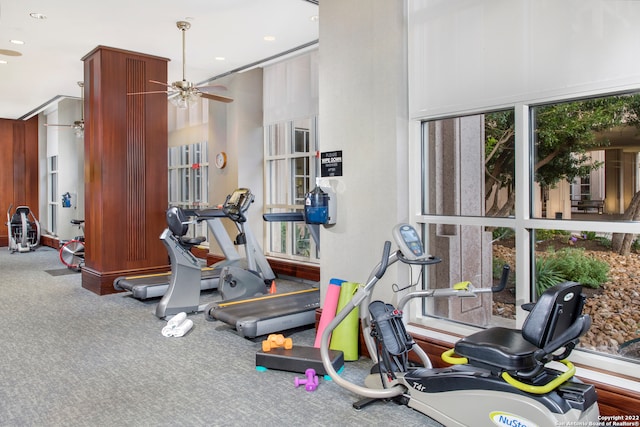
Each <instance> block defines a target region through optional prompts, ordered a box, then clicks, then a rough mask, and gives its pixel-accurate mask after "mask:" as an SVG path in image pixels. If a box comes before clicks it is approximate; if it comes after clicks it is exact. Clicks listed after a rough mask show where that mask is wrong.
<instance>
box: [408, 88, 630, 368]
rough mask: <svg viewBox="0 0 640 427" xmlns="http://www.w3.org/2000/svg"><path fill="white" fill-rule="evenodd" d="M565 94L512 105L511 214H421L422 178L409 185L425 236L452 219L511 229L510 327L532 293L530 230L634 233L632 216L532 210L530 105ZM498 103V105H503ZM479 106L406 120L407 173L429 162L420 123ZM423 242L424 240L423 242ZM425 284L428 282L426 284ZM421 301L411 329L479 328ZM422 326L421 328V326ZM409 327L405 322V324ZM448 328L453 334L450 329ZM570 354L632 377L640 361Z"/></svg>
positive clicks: (436, 333) (446, 336)
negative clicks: (440, 314)
mask: <svg viewBox="0 0 640 427" xmlns="http://www.w3.org/2000/svg"><path fill="white" fill-rule="evenodd" d="M609 95H616V93H607V92H602V93H594V94H593V97H599V96H609ZM570 100H571V98H567V97H557V98H553V99H545V100H537V102H535V103H524V102H523V103H516V104H514V105H512V106H507V107H510V108H514V114H515V140H516V147H515V189H516V193H517V196H518V197H517V198H516V203H515V209H514V213H515V214H514V215H513V216H509V217H489V216H458V215H435V214H426V213H424V211H423V206H424V197H425V196H424V195H425V189H424V188H423V184H422V183H423V182H424V180H423V179H421V180H420V181H418V182H419V183H420V184H416V185H414V186H413V188H412V194H413V196H412V201H411V205H412V207H413V211H414V212H420V214H418V215H416V217H415V221H416V222H417V223H418V224H419V225H420V226H421V227H422V229H423V234H424V235H425V236H428V232H427V230H428V228H429V226H433V225H441V226H447V225H455V226H481V227H494V228H498V227H502V228H511V229H513V230H514V232H515V239H516V264H517V267H516V270H515V274H516V276H517V278H518V280H517V281H516V284H515V292H516V295H517V296H516V299H517V309H516V320H515V325H516V327H521V326H522V324H523V322H524V320H525V318H526V316H527V314H528V313H527V312H525V311H524V310H522V309H521V307H520V306H521V305H522V304H523V303H526V302H530V301H532V300H534V299H535V296H534V293H533V292H532V290H533V285H532V281H533V280H532V271H533V267H534V257H533V255H532V252H533V249H532V248H533V247H534V246H533V245H534V240H535V237H533V233H532V231H533V230H540V229H547V230H560V231H566V232H572V231H575V230H589V231H593V232H596V233H634V234H640V222H637V221H616V222H612V221H590V220H577V219H571V220H567V219H562V218H557V217H556V218H542V217H540V216H538V217H536V216H535V215H534V214H533V205H534V200H533V195H534V191H535V190H534V188H533V185H532V183H533V178H532V170H533V165H532V162H533V159H534V155H535V153H534V148H533V143H532V140H533V136H532V132H533V130H532V127H533V121H532V120H533V119H532V114H531V111H532V108H534V107H536V106H539V105H544V104H549V103H556V102H558V103H559V102H564V101H570ZM504 107H505V106H501V107H500V108H504ZM487 111H488V110H485V111H464V112H463V113H461V114H460V115H458V114H455V113H452V114H450V115H447V116H439V117H425V118H421V119H420V121H416V122H413V123H411V125H410V135H411V140H412V141H416V142H417V141H420V142H419V143H416V144H412V146H411V148H410V151H411V152H412V155H410V158H411V159H412V160H411V168H412V170H413V172H412V174H413V176H415V177H418V176H424V174H428V173H429V169H428V168H429V165H428V163H426V162H425V161H424V156H423V153H422V152H421V150H422V144H423V136H424V135H423V130H422V123H424V122H426V121H433V120H440V119H443V118H447V117H455V116H467V115H473V114H483V113H485V112H487ZM426 243H427V245H428V244H429V242H428V241H427V242H426ZM426 285H427V286H428V283H427V284H426ZM425 307H427V306H426V305H419V304H418V303H417V302H416V303H414V305H413V306H412V310H411V320H413V321H414V322H416V323H417V324H419V325H421V326H420V327H418V328H415V332H417V333H419V334H423V335H424V334H425V332H426V335H428V336H432V337H437V338H439V339H443V340H445V341H448V342H451V343H453V342H455V340H456V339H457V337H456V336H455V335H468V334H470V333H472V332H474V331H477V330H478V329H479V328H478V327H474V326H469V325H466V324H461V323H458V322H453V321H450V320H445V319H442V318H437V317H432V316H429V315H425V313H424V312H423V311H424V309H425ZM425 328H426V329H425ZM410 329H411V328H410ZM452 334H454V335H452ZM571 359H572V360H573V361H575V362H577V363H581V364H584V365H587V366H593V367H600V368H601V367H602V366H603V363H606V366H607V369H608V370H609V371H612V372H620V373H624V374H626V375H630V376H632V377H636V378H640V364H639V363H634V362H631V361H629V360H623V359H621V358H618V357H615V356H613V357H612V356H611V355H607V354H603V353H591V352H587V351H574V352H573V353H572V355H571Z"/></svg>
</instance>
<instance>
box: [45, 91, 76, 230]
mask: <svg viewBox="0 0 640 427" xmlns="http://www.w3.org/2000/svg"><path fill="white" fill-rule="evenodd" d="M46 116H47V123H52V124H63V125H70V124H73V123H74V122H75V121H78V120H80V119H81V118H82V101H81V100H79V99H72V98H64V99H62V100H60V102H58V104H57V106H56V107H54V109H53V110H51V111H48V112H47V114H46ZM46 135H47V137H46V150H44V151H45V152H46V156H53V155H57V156H58V194H57V195H56V198H57V202H58V203H59V204H60V205H59V208H58V224H57V226H58V230H57V233H56V234H57V235H58V237H59V238H60V239H61V240H69V239H72V238H73V237H75V236H77V235H79V234H81V232H80V230H79V229H78V227H77V226H75V225H72V224H71V222H70V221H71V220H72V219H84V139H83V138H78V137H77V136H76V135H75V132H74V129H73V128H72V127H64V126H55V127H54V126H49V127H47V128H46ZM40 165H41V166H42V167H44V171H43V172H42V173H41V174H40V175H41V179H43V181H41V186H42V188H43V189H45V190H44V191H45V195H44V197H42V198H41V203H44V204H43V205H41V206H40V212H42V213H43V214H44V213H45V212H48V205H47V201H48V199H47V197H48V196H47V195H48V193H46V191H48V188H47V176H46V175H47V172H46V171H47V166H48V164H47V161H46V158H43V159H41V162H40ZM66 192H69V193H71V194H72V195H73V196H74V200H73V206H72V207H71V208H63V207H62V194H63V193H66ZM43 214H42V215H41V216H43V217H44V219H43V220H41V222H42V224H43V226H45V227H46V225H45V224H46V215H43Z"/></svg>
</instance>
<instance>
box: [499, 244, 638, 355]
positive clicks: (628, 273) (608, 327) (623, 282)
mask: <svg viewBox="0 0 640 427" xmlns="http://www.w3.org/2000/svg"><path fill="white" fill-rule="evenodd" d="M574 244H575V246H576V247H582V248H584V250H585V254H586V255H587V256H593V257H596V258H597V259H600V260H602V261H604V262H606V263H607V264H608V265H609V266H610V270H609V281H607V282H606V283H604V284H602V285H601V286H600V288H598V289H591V288H587V287H585V288H584V293H585V295H587V302H586V304H585V309H584V312H585V313H588V314H589V315H590V316H591V319H592V325H591V328H590V329H589V331H588V332H587V333H586V334H585V336H583V337H582V339H581V342H580V346H581V347H582V348H585V349H589V350H595V351H599V352H604V353H609V354H618V353H619V349H620V346H621V345H622V344H624V343H626V342H629V341H631V340H634V339H637V338H638V337H640V255H638V254H635V253H633V254H631V255H629V256H622V255H618V254H616V253H613V252H611V250H609V249H608V248H606V247H605V246H603V245H600V244H599V242H595V241H589V240H578V241H577V242H574ZM554 245H555V246H554ZM549 246H552V247H554V248H556V249H560V248H561V247H563V246H564V247H566V246H567V241H566V239H562V240H561V239H558V241H556V242H553V243H552V244H551V245H549V244H547V245H544V246H541V245H538V246H537V248H538V249H542V250H543V251H544V250H547V248H548V247H549ZM493 248H494V256H495V257H497V258H500V259H501V260H503V261H505V262H507V263H509V264H510V265H511V266H512V269H513V270H515V252H514V250H513V245H510V244H509V243H506V244H505V245H504V246H502V245H499V244H494V246H493ZM500 294H502V295H500ZM500 294H498V295H496V296H495V298H494V307H493V312H494V314H495V315H499V316H502V317H506V318H514V317H515V306H514V304H515V296H514V295H513V290H511V292H509V289H506V290H505V291H503V292H501V293H500ZM509 299H510V300H509ZM626 355H627V356H630V354H626Z"/></svg>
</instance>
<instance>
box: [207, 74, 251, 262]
mask: <svg viewBox="0 0 640 427" xmlns="http://www.w3.org/2000/svg"><path fill="white" fill-rule="evenodd" d="M216 84H222V85H224V86H226V87H227V91H226V92H225V95H226V96H230V97H231V98H233V99H234V101H233V102H232V103H229V104H225V103H221V102H210V103H209V165H210V166H209V200H210V202H211V203H212V204H220V203H223V202H224V201H225V198H226V196H227V195H229V194H231V192H233V190H235V189H236V188H239V187H246V188H249V189H250V190H251V192H252V193H253V194H254V195H255V202H254V204H253V206H252V207H251V208H249V211H248V212H247V223H248V226H249V227H251V230H252V231H253V233H254V234H255V235H256V237H257V239H258V241H261V238H262V235H263V222H264V221H263V220H262V206H263V205H264V185H263V158H264V153H263V151H264V150H263V142H264V135H263V130H262V129H263V128H262V69H260V68H256V69H253V70H250V71H247V72H244V73H239V74H234V75H230V76H227V77H225V78H223V79H220V80H219V81H216ZM221 151H224V152H225V153H226V154H227V165H226V167H225V168H224V169H217V168H216V167H215V165H214V158H215V155H216V154H217V153H219V152H221ZM224 222H225V227H226V228H227V231H228V232H229V235H230V236H232V238H234V237H235V235H236V233H237V230H236V229H235V227H234V226H233V225H232V224H230V222H229V221H224ZM227 223H229V224H227ZM211 248H212V249H211V252H213V253H220V252H219V250H217V245H212V246H211Z"/></svg>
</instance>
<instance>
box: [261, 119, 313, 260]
mask: <svg viewBox="0 0 640 427" xmlns="http://www.w3.org/2000/svg"><path fill="white" fill-rule="evenodd" d="M265 139H266V141H265V186H266V188H265V194H266V211H267V212H270V213H281V212H302V210H303V209H304V199H305V195H306V194H307V193H308V192H309V191H310V190H312V189H313V187H314V185H315V178H316V177H317V171H318V167H317V160H316V150H317V139H316V119H315V118H309V119H298V120H295V121H290V122H285V123H277V124H272V125H269V126H266V128H265ZM266 252H267V253H268V254H269V255H272V256H273V255H275V256H280V257H283V258H288V259H295V260H300V261H315V262H317V260H318V256H317V248H316V246H315V243H314V242H313V239H312V238H311V235H310V233H309V230H308V229H307V227H306V225H305V224H304V223H303V222H271V223H269V226H268V227H267V244H266Z"/></svg>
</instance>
